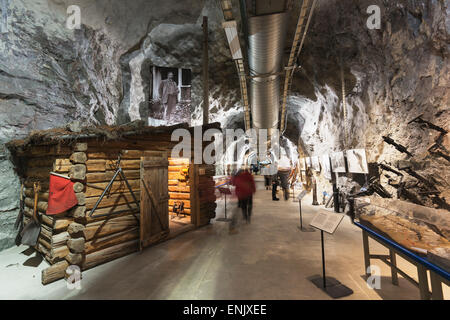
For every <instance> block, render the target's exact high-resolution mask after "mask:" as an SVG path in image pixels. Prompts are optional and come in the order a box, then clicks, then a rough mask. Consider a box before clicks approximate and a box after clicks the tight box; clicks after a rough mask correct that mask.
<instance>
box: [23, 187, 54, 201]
mask: <svg viewBox="0 0 450 320" xmlns="http://www.w3.org/2000/svg"><path fill="white" fill-rule="evenodd" d="M24 194H25V196H27V197H28V198H33V199H34V190H33V189H32V188H25V189H24ZM38 200H42V201H48V192H38Z"/></svg>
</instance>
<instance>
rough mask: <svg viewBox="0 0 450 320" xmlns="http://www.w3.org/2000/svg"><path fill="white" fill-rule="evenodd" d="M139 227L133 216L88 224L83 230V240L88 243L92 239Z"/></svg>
mask: <svg viewBox="0 0 450 320" xmlns="http://www.w3.org/2000/svg"><path fill="white" fill-rule="evenodd" d="M138 225H139V221H138V219H137V218H136V217H134V216H133V215H127V216H123V217H117V218H112V219H108V220H102V221H96V222H93V223H89V224H87V225H86V227H85V228H84V230H83V234H84V238H85V239H86V240H87V241H89V240H92V239H93V238H101V237H104V236H106V235H109V234H113V233H116V232H120V231H123V230H126V229H129V228H132V227H136V226H138Z"/></svg>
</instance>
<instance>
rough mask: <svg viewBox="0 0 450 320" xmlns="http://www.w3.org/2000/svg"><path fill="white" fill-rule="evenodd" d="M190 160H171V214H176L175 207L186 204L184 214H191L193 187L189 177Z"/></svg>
mask: <svg viewBox="0 0 450 320" xmlns="http://www.w3.org/2000/svg"><path fill="white" fill-rule="evenodd" d="M188 172H189V159H187V158H169V214H174V212H173V206H174V204H175V203H177V202H181V201H183V202H184V213H185V214H187V215H190V214H191V201H190V200H191V186H190V184H189V177H188V176H187V175H186V174H185V173H188Z"/></svg>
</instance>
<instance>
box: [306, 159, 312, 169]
mask: <svg viewBox="0 0 450 320" xmlns="http://www.w3.org/2000/svg"><path fill="white" fill-rule="evenodd" d="M305 163H306V168H311V158H310V157H308V158H305Z"/></svg>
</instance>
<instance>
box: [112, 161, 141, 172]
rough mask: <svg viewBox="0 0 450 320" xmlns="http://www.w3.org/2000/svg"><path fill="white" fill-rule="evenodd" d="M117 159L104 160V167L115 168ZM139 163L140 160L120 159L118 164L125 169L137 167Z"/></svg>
mask: <svg viewBox="0 0 450 320" xmlns="http://www.w3.org/2000/svg"><path fill="white" fill-rule="evenodd" d="M116 163H117V160H106V168H107V169H109V170H115V169H116ZM140 165H141V160H139V159H138V160H121V161H120V166H121V168H122V169H123V170H126V169H139V168H140Z"/></svg>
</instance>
